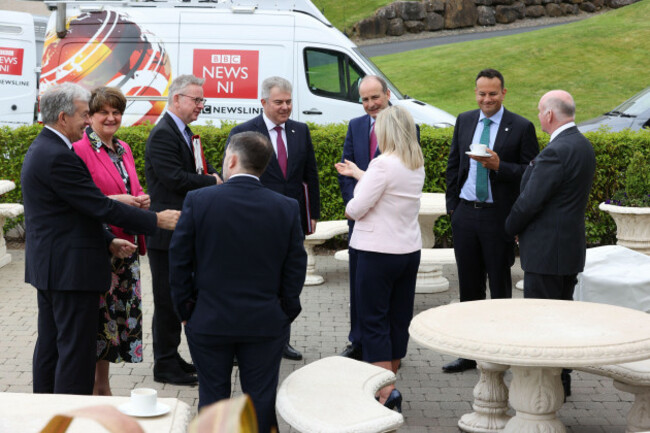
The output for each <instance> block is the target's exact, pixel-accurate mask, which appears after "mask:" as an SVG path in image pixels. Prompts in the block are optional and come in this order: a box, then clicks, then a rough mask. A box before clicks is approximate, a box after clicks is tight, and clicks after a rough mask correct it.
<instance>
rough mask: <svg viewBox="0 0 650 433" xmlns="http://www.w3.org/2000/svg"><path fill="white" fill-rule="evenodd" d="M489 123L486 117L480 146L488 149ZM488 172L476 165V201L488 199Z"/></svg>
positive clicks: (480, 165)
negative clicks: (482, 145) (483, 145)
mask: <svg viewBox="0 0 650 433" xmlns="http://www.w3.org/2000/svg"><path fill="white" fill-rule="evenodd" d="M490 123H492V121H491V120H490V119H488V118H487V117H486V118H484V119H483V133H482V134H481V140H480V143H481V144H486V145H487V146H488V147H490ZM488 172H489V170H488V169H487V168H485V167H483V165H482V164H480V163H478V162H477V163H476V198H477V199H478V201H485V200H487V198H488Z"/></svg>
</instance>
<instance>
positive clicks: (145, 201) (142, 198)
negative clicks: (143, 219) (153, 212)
mask: <svg viewBox="0 0 650 433" xmlns="http://www.w3.org/2000/svg"><path fill="white" fill-rule="evenodd" d="M135 199H136V200H137V202H138V204H139V205H140V209H144V210H147V209H149V206H151V197H149V194H142V195H139V196H137V197H136V198H135Z"/></svg>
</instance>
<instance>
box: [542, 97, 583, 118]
mask: <svg viewBox="0 0 650 433" xmlns="http://www.w3.org/2000/svg"><path fill="white" fill-rule="evenodd" d="M554 93H555V92H554ZM543 105H544V110H545V111H549V110H550V111H552V112H553V113H554V114H555V116H557V118H558V119H559V120H567V119H573V118H574V117H575V115H576V103H575V102H574V100H573V98H572V97H571V95H569V94H568V93H566V92H562V93H560V94H559V95H557V94H551V95H550V96H548V97H547V98H546V99H545V100H544V102H543Z"/></svg>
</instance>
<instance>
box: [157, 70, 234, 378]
mask: <svg viewBox="0 0 650 433" xmlns="http://www.w3.org/2000/svg"><path fill="white" fill-rule="evenodd" d="M203 81H204V80H203V79H201V78H197V77H195V76H193V75H180V76H178V77H177V78H176V79H175V80H174V81H173V82H172V84H171V86H170V87H169V97H168V100H167V113H165V115H164V116H163V117H162V119H160V121H159V122H158V124H157V125H156V126H155V127H154V128H153V129H152V130H151V134H149V138H148V139H147V145H146V148H145V175H146V178H147V188H148V193H149V195H150V196H151V210H153V211H156V210H158V209H178V210H180V209H181V208H182V207H183V200H184V199H185V195H186V194H187V193H188V192H189V191H192V190H195V189H198V188H202V187H204V186H210V185H215V184H217V183H221V179H220V178H219V176H218V175H217V171H216V170H215V169H214V168H213V167H212V166H211V165H210V164H208V163H207V162H204V160H203V159H202V155H200V154H199V155H198V157H195V153H200V147H196V150H195V146H194V142H193V141H194V140H193V139H192V137H193V134H192V131H191V130H190V128H189V126H188V125H189V124H190V123H192V122H194V121H195V120H196V119H197V118H198V117H199V114H200V113H201V110H202V109H203V106H204V103H205V99H203V87H202V85H203ZM197 165H198V166H197ZM203 165H205V166H203ZM171 237H172V231H169V230H159V231H158V232H157V233H156V234H155V235H153V236H149V237H147V247H148V250H149V265H150V267H151V277H152V285H153V300H154V313H153V323H152V333H153V358H154V367H153V375H154V380H155V381H156V382H162V383H171V384H174V385H194V384H196V382H197V379H196V375H195V373H196V369H195V368H194V365H192V364H191V363H189V362H186V361H185V360H184V359H183V358H181V356H180V354H179V353H178V346H179V344H180V342H181V323H180V321H179V319H178V317H177V316H176V313H175V312H174V307H173V305H172V301H171V295H170V288H169V253H168V250H169V242H170V240H171Z"/></svg>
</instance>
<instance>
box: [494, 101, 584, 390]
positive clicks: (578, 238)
mask: <svg viewBox="0 0 650 433" xmlns="http://www.w3.org/2000/svg"><path fill="white" fill-rule="evenodd" d="M575 107H576V106H575V102H574V101H573V98H572V97H571V95H570V94H569V93H567V92H565V91H563V90H553V91H551V92H548V93H547V94H545V95H544V96H543V97H542V99H541V100H540V101H539V106H538V109H539V114H538V117H539V122H540V123H541V125H542V130H543V131H544V132H546V133H548V134H551V139H550V141H549V144H548V146H546V148H544V150H542V151H541V152H540V154H539V155H537V157H536V158H535V159H534V160H533V161H531V162H530V165H529V166H528V168H527V169H526V171H525V172H524V175H523V177H522V179H521V194H520V195H519V198H518V199H517V201H516V202H515V204H514V205H513V206H512V210H511V211H510V215H509V216H508V218H507V219H506V232H507V233H508V234H510V235H513V236H514V235H518V236H519V250H520V255H521V267H522V269H523V270H524V297H525V298H543V299H564V300H572V299H573V289H574V287H575V285H576V283H577V275H578V272H582V270H583V269H584V267H585V255H586V240H585V210H586V207H587V200H588V199H589V191H590V190H591V184H592V181H593V178H594V172H595V170H596V156H595V153H594V149H593V147H592V145H591V143H590V142H589V140H587V139H586V138H585V137H584V136H583V135H582V134H581V133H580V132H579V131H578V128H576V125H575V123H574V121H573V120H574V118H575V111H576V108H575ZM562 385H563V386H564V394H565V397H566V396H569V395H571V377H570V376H569V370H563V371H562Z"/></svg>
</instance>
